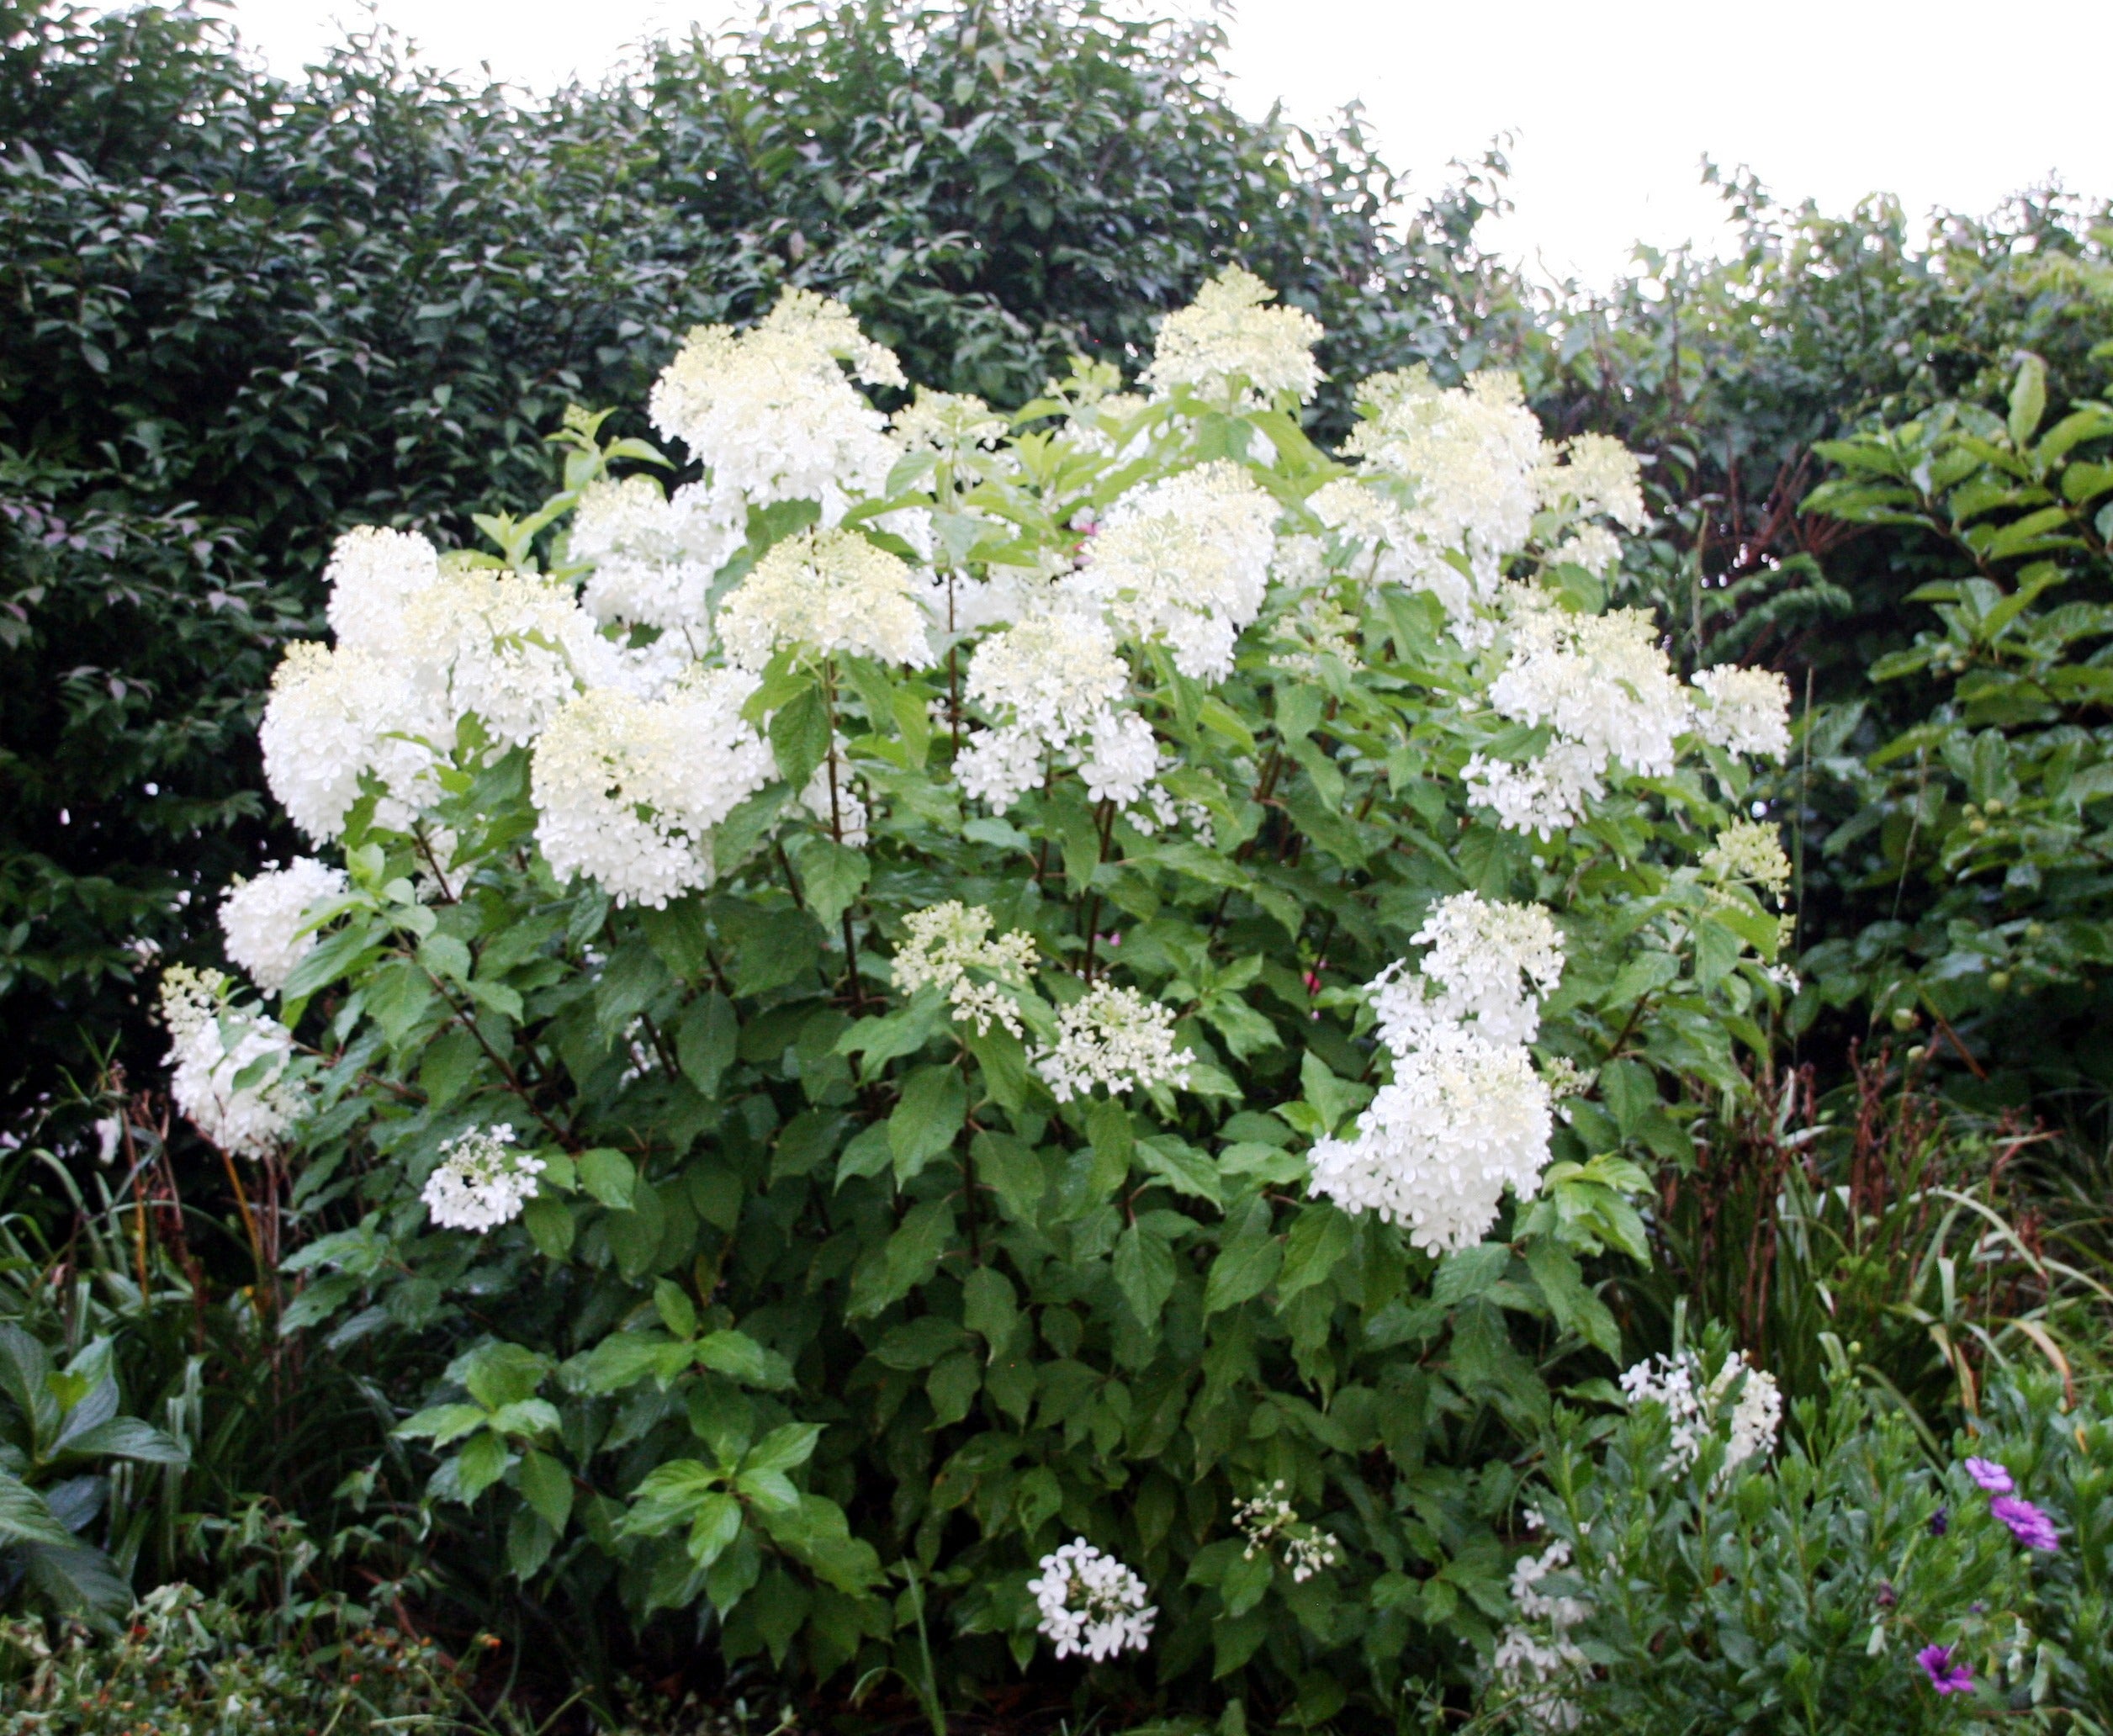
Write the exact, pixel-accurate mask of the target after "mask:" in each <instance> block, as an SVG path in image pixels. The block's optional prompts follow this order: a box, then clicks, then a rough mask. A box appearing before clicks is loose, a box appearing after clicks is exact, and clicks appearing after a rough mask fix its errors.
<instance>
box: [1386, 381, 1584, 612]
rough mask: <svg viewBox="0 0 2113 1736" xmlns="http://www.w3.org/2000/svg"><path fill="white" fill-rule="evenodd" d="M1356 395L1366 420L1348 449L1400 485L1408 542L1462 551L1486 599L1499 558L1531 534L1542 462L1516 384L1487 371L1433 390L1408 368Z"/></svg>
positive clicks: (1532, 421)
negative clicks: (1406, 496)
mask: <svg viewBox="0 0 2113 1736" xmlns="http://www.w3.org/2000/svg"><path fill="white" fill-rule="evenodd" d="M1364 410H1365V412H1366V415H1365V420H1364V421H1361V422H1359V423H1358V426H1356V427H1355V428H1353V430H1352V431H1351V433H1350V439H1349V443H1348V444H1349V450H1350V451H1351V452H1352V453H1355V454H1356V455H1357V456H1358V457H1360V458H1364V460H1365V463H1366V464H1367V466H1368V468H1369V470H1370V471H1376V472H1379V473H1380V474H1382V475H1384V476H1386V477H1388V478H1390V479H1395V480H1397V481H1399V482H1401V483H1404V484H1407V486H1408V489H1409V491H1410V495H1411V505H1409V506H1408V507H1407V508H1406V511H1405V515H1404V524H1405V526H1406V531H1407V532H1408V533H1409V535H1411V537H1414V538H1415V539H1416V540H1417V542H1421V543H1422V544H1423V545H1425V546H1426V547H1427V548H1430V549H1432V550H1434V551H1439V550H1446V549H1459V550H1460V551H1461V552H1462V553H1464V554H1465V555H1466V556H1467V558H1468V561H1469V564H1470V569H1472V571H1473V574H1474V580H1475V594H1476V595H1478V596H1480V597H1482V598H1484V599H1486V598H1488V597H1489V596H1491V595H1494V593H1495V591H1496V584H1497V580H1498V578H1499V576H1500V575H1501V563H1502V561H1503V559H1504V557H1505V556H1507V554H1511V553H1514V552H1516V551H1517V550H1518V549H1522V548H1525V546H1526V544H1527V540H1528V537H1529V536H1530V534H1531V533H1532V531H1533V510H1534V508H1535V507H1536V506H1537V505H1538V504H1539V503H1540V499H1541V487H1540V481H1541V474H1542V472H1543V470H1544V468H1545V467H1546V463H1547V451H1546V448H1545V447H1544V444H1543V442H1542V440H1541V425H1540V422H1539V421H1538V418H1536V417H1535V415H1534V414H1533V411H1532V410H1528V408H1527V407H1526V399H1525V394H1524V393H1523V392H1522V391H1521V389H1520V388H1519V383H1518V379H1517V376H1516V375H1513V374H1509V373H1494V372H1485V373H1477V374H1475V375H1472V376H1471V377H1470V378H1469V380H1468V382H1467V384H1466V385H1464V386H1463V387H1456V388H1454V389H1452V390H1449V391H1441V390H1440V389H1438V387H1437V386H1436V385H1435V384H1432V380H1431V378H1430V376H1429V374H1428V373H1427V372H1425V371H1424V370H1423V369H1422V368H1411V369H1410V370H1408V371H1407V372H1406V373H1385V374H1380V375H1378V376H1376V377H1375V378H1372V379H1370V380H1368V381H1366V382H1365V386H1364ZM1405 553H1406V551H1405Z"/></svg>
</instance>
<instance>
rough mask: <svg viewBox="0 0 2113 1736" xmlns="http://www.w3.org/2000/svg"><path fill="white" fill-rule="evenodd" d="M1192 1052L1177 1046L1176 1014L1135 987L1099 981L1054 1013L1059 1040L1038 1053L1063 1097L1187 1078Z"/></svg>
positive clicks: (1038, 1066)
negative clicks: (1101, 1088) (1105, 1088)
mask: <svg viewBox="0 0 2113 1736" xmlns="http://www.w3.org/2000/svg"><path fill="white" fill-rule="evenodd" d="M1035 1071H1036V1072H1039V1073H1041V1076H1042V1077H1043V1079H1044V1080H1046V1082H1048V1085H1049V1088H1050V1090H1051V1093H1053V1094H1054V1095H1055V1097H1056V1101H1057V1102H1059V1103H1069V1102H1070V1101H1071V1100H1072V1098H1074V1097H1086V1096H1090V1095H1091V1094H1092V1093H1093V1088H1094V1086H1096V1085H1104V1086H1106V1087H1107V1088H1108V1091H1109V1095H1111V1096H1115V1095H1119V1094H1120V1093H1123V1092H1125V1091H1135V1090H1141V1089H1147V1088H1150V1087H1152V1086H1155V1085H1179V1086H1184V1087H1185V1086H1186V1085H1187V1084H1188V1083H1189V1056H1188V1052H1187V1051H1185V1050H1179V1049H1176V1048H1175V1047H1174V1016H1173V1014H1172V1013H1170V1012H1169V1011H1168V1009H1167V1008H1164V1007H1162V1006H1160V1005H1159V1004H1158V1003H1157V1002H1154V1001H1148V1000H1147V999H1146V998H1144V996H1142V995H1141V994H1140V993H1138V992H1137V991H1136V989H1134V988H1121V987H1116V986H1115V984H1113V983H1108V982H1100V983H1096V984H1094V987H1091V988H1089V989H1088V990H1087V991H1086V993H1085V995H1084V997H1083V998H1082V999H1080V1000H1078V1001H1075V1002H1073V1003H1072V1004H1071V1005H1070V1006H1068V1007H1067V1008H1064V1009H1063V1010H1062V1012H1061V1013H1059V1014H1057V1015H1056V1046H1055V1047H1054V1048H1053V1049H1049V1050H1045V1051H1043V1052H1042V1053H1041V1054H1040V1055H1038V1056H1035Z"/></svg>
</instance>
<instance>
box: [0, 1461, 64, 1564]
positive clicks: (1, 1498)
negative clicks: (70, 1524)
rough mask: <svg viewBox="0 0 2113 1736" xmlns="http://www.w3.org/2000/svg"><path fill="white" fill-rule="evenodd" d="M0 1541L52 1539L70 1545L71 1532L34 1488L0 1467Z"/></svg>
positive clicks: (60, 1543) (40, 1541)
mask: <svg viewBox="0 0 2113 1736" xmlns="http://www.w3.org/2000/svg"><path fill="white" fill-rule="evenodd" d="M0 1543H52V1544H56V1545H57V1546H59V1547H60V1548H71V1545H72V1543H73V1533H72V1532H70V1531H68V1530H67V1529H66V1527H65V1526H63V1525H61V1524H60V1523H59V1522H58V1520H57V1519H56V1517H55V1516H53V1514H52V1511H51V1509H50V1507H49V1506H47V1505H46V1504H45V1499H44V1497H43V1496H42V1495H39V1494H38V1493H37V1492H36V1490H34V1489H32V1488H30V1487H29V1485H27V1484H26V1483H24V1482H23V1481H22V1480H21V1479H20V1478H19V1477H16V1476H14V1475H13V1474H10V1473H8V1472H7V1471H4V1470H0Z"/></svg>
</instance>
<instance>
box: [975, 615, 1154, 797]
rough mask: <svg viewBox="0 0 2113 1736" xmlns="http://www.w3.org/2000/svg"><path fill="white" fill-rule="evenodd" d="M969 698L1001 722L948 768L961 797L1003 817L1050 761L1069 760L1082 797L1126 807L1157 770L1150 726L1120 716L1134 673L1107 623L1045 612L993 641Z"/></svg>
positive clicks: (979, 659) (982, 655)
mask: <svg viewBox="0 0 2113 1736" xmlns="http://www.w3.org/2000/svg"><path fill="white" fill-rule="evenodd" d="M964 685H965V688H966V694H967V696H968V698H969V700H970V701H972V703H974V704H976V705H977V706H980V707H982V709H983V710H984V711H985V712H987V713H988V714H989V715H990V716H991V717H994V718H997V719H998V726H997V727H996V728H992V729H985V730H978V731H977V733H975V734H974V735H973V736H972V738H970V739H969V741H968V742H967V744H966V745H965V746H964V747H963V748H962V749H961V754H960V756H959V757H958V758H957V759H956V760H955V762H954V775H955V776H956V779H957V780H958V781H960V783H961V789H962V791H963V792H964V793H965V794H966V795H968V796H970V797H973V798H975V799H976V800H977V801H980V802H988V804H989V805H990V806H991V807H992V808H993V809H994V810H996V811H997V812H1000V813H1002V812H1004V811H1005V810H1006V809H1007V808H1009V807H1012V806H1013V804H1014V802H1018V801H1019V798H1020V797H1021V796H1023V795H1024V794H1025V793H1026V791H1028V790H1030V789H1031V788H1032V787H1033V786H1035V784H1036V783H1038V782H1040V781H1041V776H1042V770H1043V765H1044V762H1045V760H1046V758H1047V757H1048V756H1049V755H1051V754H1062V753H1068V754H1072V756H1073V757H1074V758H1075V759H1076V760H1077V761H1078V767H1079V770H1080V774H1081V775H1082V776H1083V778H1084V780H1085V782H1086V786H1087V792H1088V795H1089V796H1090V797H1092V799H1093V800H1094V801H1096V802H1099V801H1101V800H1102V799H1104V798H1111V799H1113V800H1114V801H1115V802H1117V803H1118V804H1119V805H1123V806H1127V805H1128V804H1129V803H1131V802H1135V801H1136V800H1137V799H1138V797H1139V796H1140V795H1141V793H1142V791H1143V790H1144V787H1145V786H1146V785H1147V783H1148V782H1150V781H1151V780H1152V777H1153V775H1155V773H1156V772H1157V768H1158V763H1159V750H1158V745H1157V743H1156V742H1155V741H1154V740H1153V738H1152V726H1151V725H1150V724H1148V723H1147V722H1145V720H1144V719H1143V718H1141V717H1138V716H1136V714H1135V713H1134V712H1125V711H1121V710H1119V709H1118V706H1119V705H1120V701H1121V700H1122V698H1123V696H1124V695H1125V693H1126V692H1127V691H1128V690H1129V686H1130V666H1129V665H1128V664H1125V662H1124V661H1123V659H1122V657H1121V654H1120V653H1119V652H1118V651H1117V650H1116V648H1115V633H1114V632H1113V631H1111V630H1110V628H1109V626H1108V624H1107V623H1106V622H1104V621H1101V620H1099V618H1097V617H1094V616H1091V615H1088V614H1086V613H1084V612H1083V611H1080V610H1078V609H1067V608H1058V609H1051V610H1049V611H1046V612H1044V613H1042V614H1039V615H1035V616H1033V617H1030V618H1029V619H1027V620H1025V621H1023V622H1020V623H1019V625H1018V626H1017V627H1008V628H1006V629H1005V630H1004V631H1003V632H996V633H993V634H992V635H991V636H990V637H989V638H987V639H985V640H984V641H983V642H982V644H980V645H978V646H977V648H976V653H975V655H974V656H973V657H972V658H971V659H969V665H968V679H967V680H966V683H965V684H964Z"/></svg>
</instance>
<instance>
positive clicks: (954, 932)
mask: <svg viewBox="0 0 2113 1736" xmlns="http://www.w3.org/2000/svg"><path fill="white" fill-rule="evenodd" d="M903 928H904V929H906V930H907V931H908V932H907V933H905V934H904V935H903V942H902V945H899V946H898V947H897V948H896V950H895V986H896V987H898V988H899V989H900V990H902V992H903V993H904V994H915V993H916V992H917V991H918V990H919V989H920V988H923V987H925V986H926V985H927V984H929V985H931V986H932V987H936V988H938V989H939V990H940V992H942V993H944V994H945V997H946V998H947V1000H948V1001H949V1002H950V1003H951V1004H952V1006H953V1008H954V1016H955V1017H956V1019H973V1020H975V1022H976V1029H977V1034H978V1035H985V1034H987V1033H988V1031H989V1029H990V1028H991V1024H992V1021H993V1020H995V1021H996V1022H997V1023H998V1024H1002V1025H1004V1027H1005V1029H1007V1030H1009V1031H1010V1032H1011V1033H1012V1034H1013V1035H1014V1036H1018V1035H1020V1022H1019V1007H1018V1005H1017V1003H1015V1002H1014V999H1013V998H1012V997H1011V996H1010V995H1009V994H1008V993H1006V992H1005V989H1006V987H1008V986H1009V987H1025V985H1026V983H1027V973H1028V972H1029V971H1031V970H1033V969H1034V967H1035V937H1034V936H1033V935H1031V934H1024V933H1020V932H1017V931H1016V932H1014V933H1013V934H1000V935H998V937H997V938H996V939H993V938H992V936H991V931H990V928H991V913H990V912H989V911H988V910H986V909H985V908H983V907H982V905H981V904H964V903H962V902H961V900H960V899H958V898H949V899H948V900H947V901H946V902H945V903H944V904H935V905H933V906H931V907H930V908H929V909H925V910H914V911H912V912H911V913H909V915H908V916H907V917H905V918H903ZM971 971H980V972H982V975H983V976H986V977H988V978H990V979H992V980H990V981H988V982H986V981H981V980H979V979H978V978H977V977H975V976H971V975H970V974H969V973H970V972H971Z"/></svg>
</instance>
